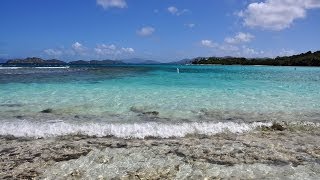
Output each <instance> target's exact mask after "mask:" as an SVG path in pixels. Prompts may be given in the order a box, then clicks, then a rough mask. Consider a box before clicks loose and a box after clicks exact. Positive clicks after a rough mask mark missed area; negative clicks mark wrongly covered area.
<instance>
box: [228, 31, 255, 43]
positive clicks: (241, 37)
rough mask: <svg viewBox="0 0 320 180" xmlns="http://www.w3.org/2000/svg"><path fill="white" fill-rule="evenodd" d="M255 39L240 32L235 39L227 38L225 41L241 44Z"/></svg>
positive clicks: (248, 34)
mask: <svg viewBox="0 0 320 180" xmlns="http://www.w3.org/2000/svg"><path fill="white" fill-rule="evenodd" d="M253 38H254V36H253V35H252V34H250V33H243V32H239V33H237V34H236V35H235V36H234V37H227V38H225V40H224V41H225V42H226V43H229V44H239V43H246V42H250V41H251V40H252V39H253Z"/></svg>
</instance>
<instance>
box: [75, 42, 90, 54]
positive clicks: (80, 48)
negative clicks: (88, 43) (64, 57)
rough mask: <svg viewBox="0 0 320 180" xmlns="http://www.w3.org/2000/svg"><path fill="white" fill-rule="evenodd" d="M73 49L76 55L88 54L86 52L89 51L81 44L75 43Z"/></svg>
mask: <svg viewBox="0 0 320 180" xmlns="http://www.w3.org/2000/svg"><path fill="white" fill-rule="evenodd" d="M72 49H73V51H74V52H75V53H76V54H81V55H84V54H86V51H87V48H86V47H85V46H83V45H82V44H81V43H79V42H75V43H73V44H72Z"/></svg>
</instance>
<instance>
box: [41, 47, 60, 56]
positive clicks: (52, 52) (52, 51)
mask: <svg viewBox="0 0 320 180" xmlns="http://www.w3.org/2000/svg"><path fill="white" fill-rule="evenodd" d="M43 52H44V53H45V54H47V55H48V56H54V57H57V56H61V55H62V54H63V52H62V51H61V50H57V49H46V50H44V51H43Z"/></svg>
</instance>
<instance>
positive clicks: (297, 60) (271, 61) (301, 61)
mask: <svg viewBox="0 0 320 180" xmlns="http://www.w3.org/2000/svg"><path fill="white" fill-rule="evenodd" d="M191 64H221V65H268V66H320V51H316V52H314V53H312V52H311V51H309V52H306V53H302V54H299V55H293V56H283V57H276V58H251V59H248V58H243V57H242V58H239V57H208V58H205V57H200V58H195V59H193V61H192V62H191Z"/></svg>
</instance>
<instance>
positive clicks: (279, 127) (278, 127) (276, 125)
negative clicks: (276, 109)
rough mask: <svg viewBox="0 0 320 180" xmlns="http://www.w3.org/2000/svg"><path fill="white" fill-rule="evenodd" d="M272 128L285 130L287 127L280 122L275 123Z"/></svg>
mask: <svg viewBox="0 0 320 180" xmlns="http://www.w3.org/2000/svg"><path fill="white" fill-rule="evenodd" d="M270 128H271V129H272V130H275V131H284V130H285V128H284V127H283V126H282V125H281V124H279V123H273V124H272V126H271V127H270Z"/></svg>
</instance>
